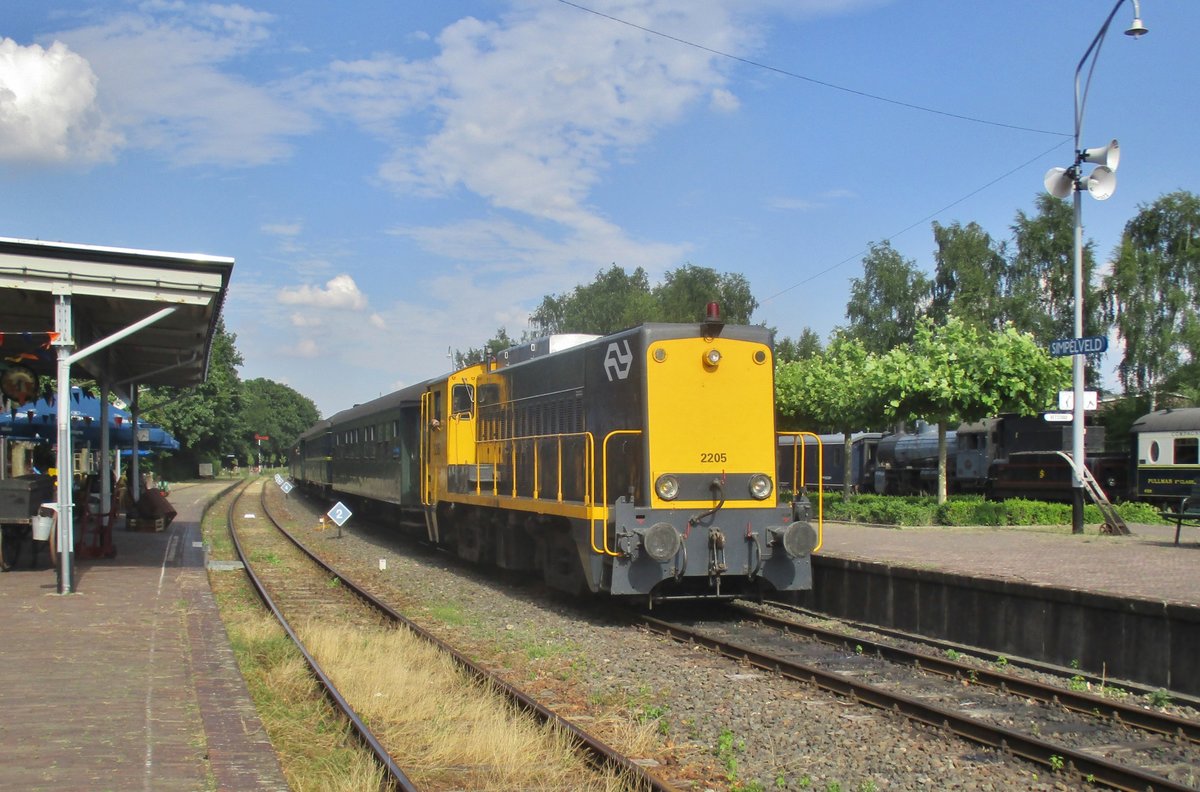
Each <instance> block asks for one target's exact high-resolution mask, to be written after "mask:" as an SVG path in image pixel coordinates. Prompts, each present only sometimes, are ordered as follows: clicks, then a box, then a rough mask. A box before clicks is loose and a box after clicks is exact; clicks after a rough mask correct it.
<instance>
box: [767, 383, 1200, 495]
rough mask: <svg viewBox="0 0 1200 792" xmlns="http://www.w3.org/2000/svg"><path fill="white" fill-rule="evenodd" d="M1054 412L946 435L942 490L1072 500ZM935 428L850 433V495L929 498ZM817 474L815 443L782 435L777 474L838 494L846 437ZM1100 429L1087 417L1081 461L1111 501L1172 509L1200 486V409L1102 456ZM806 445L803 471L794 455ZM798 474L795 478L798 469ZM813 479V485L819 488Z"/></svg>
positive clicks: (1150, 421) (1147, 425) (1164, 413)
mask: <svg viewBox="0 0 1200 792" xmlns="http://www.w3.org/2000/svg"><path fill="white" fill-rule="evenodd" d="M1060 418H1061V414H1059V413H1045V414H1042V415H1035V416H1018V415H1003V416H998V417H995V418H988V419H986V420H984V421H978V422H974V423H965V424H961V425H959V426H958V427H957V428H956V429H951V430H948V431H947V432H946V460H947V461H946V471H947V476H946V478H947V489H948V491H949V492H950V493H951V494H970V493H979V494H983V495H985V496H986V497H988V498H991V499H996V500H1001V499H1005V498H1016V497H1021V498H1029V499H1035V500H1048V501H1070V500H1071V497H1072V486H1071V484H1072V477H1071V469H1070V465H1069V463H1068V462H1067V460H1066V459H1064V458H1063V457H1062V456H1061V454H1060V452H1064V451H1069V450H1070V448H1071V442H1072V440H1071V425H1070V423H1069V422H1063V421H1061V420H1059V419H1060ZM937 436H938V428H937V425H936V424H926V423H924V422H922V421H918V422H916V425H915V427H914V430H913V431H911V432H908V431H902V432H891V433H880V432H856V433H854V434H853V435H852V436H851V457H850V459H851V462H850V477H849V483H848V485H849V487H850V488H851V491H852V492H859V493H875V494H889V495H920V494H932V493H933V492H935V491H936V486H937V458H938V449H937V443H938V439H937ZM820 439H821V441H822V442H821V443H820V447H821V448H822V452H821V454H820V457H821V460H822V462H823V473H822V474H819V473H818V465H817V460H818V453H817V448H818V444H817V442H816V440H815V438H814V437H807V438H804V440H803V441H797V440H795V439H794V438H791V437H781V438H780V440H779V442H780V468H779V477H780V480H781V482H783V485H784V486H788V487H791V486H792V482H793V481H794V480H795V481H797V482H798V483H799V489H801V490H804V491H808V492H812V491H816V490H817V489H840V488H841V487H843V486H845V484H844V483H843V482H844V481H845V480H844V478H843V475H844V473H843V471H844V469H845V461H844V460H845V450H844V437H843V436H842V435H841V434H829V435H821V436H820ZM1105 441H1106V436H1105V427H1104V426H1102V425H1100V424H1099V423H1097V422H1094V421H1093V420H1092V419H1091V416H1088V424H1087V431H1086V432H1085V434H1084V453H1085V457H1086V464H1087V466H1088V469H1089V471H1090V473H1091V475H1092V477H1093V478H1094V479H1095V480H1096V482H1097V484H1099V486H1100V488H1101V489H1103V490H1104V492H1105V494H1106V496H1107V497H1108V498H1109V499H1110V500H1114V501H1116V500H1145V501H1150V502H1158V503H1160V504H1168V505H1169V504H1170V503H1172V502H1173V501H1175V500H1176V499H1178V498H1181V497H1183V496H1185V495H1188V494H1190V491H1191V487H1192V486H1193V485H1195V484H1197V483H1200V463H1198V457H1200V408H1197V407H1185V408H1175V409H1169V410H1159V411H1156V412H1153V413H1149V414H1147V415H1144V416H1142V417H1141V418H1139V419H1138V420H1137V421H1135V422H1134V424H1133V425H1132V427H1131V432H1130V451H1129V452H1128V453H1125V452H1111V451H1106V450H1105ZM797 447H800V448H803V452H802V454H801V456H802V458H803V464H802V465H800V464H798V463H797V461H796V459H795V453H796V452H795V449H796V448H797ZM801 470H802V471H803V478H800V476H799V475H798V473H797V472H798V471H801ZM818 480H819V481H818Z"/></svg>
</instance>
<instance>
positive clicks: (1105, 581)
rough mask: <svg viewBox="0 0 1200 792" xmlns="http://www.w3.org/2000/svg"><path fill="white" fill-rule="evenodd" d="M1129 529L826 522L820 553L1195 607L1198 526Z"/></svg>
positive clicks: (1199, 583)
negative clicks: (1121, 532)
mask: <svg viewBox="0 0 1200 792" xmlns="http://www.w3.org/2000/svg"><path fill="white" fill-rule="evenodd" d="M1129 530H1130V532H1131V535H1130V536H1107V535H1103V534H1100V533H1099V532H1098V528H1097V526H1096V525H1088V526H1086V530H1085V532H1084V533H1083V534H1075V535H1073V534H1071V532H1070V529H1069V528H1063V527H1054V528H1048V527H1040V528H1039V527H1029V528H1024V527H1017V526H1005V527H998V528H988V527H970V528H946V527H941V526H932V527H915V528H914V527H904V528H894V527H884V526H875V525H855V524H850V523H836V522H833V523H826V525H825V532H824V540H825V541H824V544H823V546H822V548H821V550H820V553H819V555H825V556H837V557H842V558H852V559H857V560H861V561H874V562H880V563H887V564H891V565H895V566H909V567H913V568H916V569H929V570H938V571H941V572H945V573H951V574H957V575H967V576H971V577H980V578H995V579H998V580H1005V581H1013V582H1021V583H1029V584H1033V585H1038V586H1050V587H1055V588H1063V589H1072V590H1080V591H1089V592H1092V593H1095V594H1109V595H1113V596H1117V597H1135V598H1138V599H1145V600H1152V601H1155V602H1172V603H1179V604H1182V605H1195V606H1200V529H1196V528H1192V529H1190V530H1189V529H1186V528H1185V529H1184V532H1183V534H1182V536H1181V538H1180V542H1179V545H1178V546H1176V545H1175V543H1174V542H1175V526H1173V525H1143V524H1134V525H1130V526H1129Z"/></svg>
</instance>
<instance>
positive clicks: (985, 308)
mask: <svg viewBox="0 0 1200 792" xmlns="http://www.w3.org/2000/svg"><path fill="white" fill-rule="evenodd" d="M933 239H934V242H936V244H937V251H936V254H935V255H936V261H937V271H936V273H935V275H934V282H933V300H932V301H931V303H930V306H929V315H930V316H932V317H933V318H934V319H935V320H937V321H939V322H941V321H945V320H946V319H947V318H948V317H950V316H957V317H959V318H960V319H962V320H963V321H965V322H967V323H969V324H975V325H978V326H979V327H981V328H983V329H986V330H995V329H998V328H999V327H1002V326H1003V325H1004V322H1005V321H1006V319H1007V306H1006V304H1005V300H1004V284H1005V276H1006V270H1007V262H1006V260H1005V257H1004V245H1003V243H1000V244H996V243H995V242H993V241H992V237H991V236H990V235H989V234H988V233H987V232H986V231H984V230H983V229H982V228H981V227H980V226H979V224H978V223H968V224H967V225H965V226H964V225H962V224H961V223H952V224H950V225H948V226H943V225H941V224H940V223H936V222H935V223H934V224H933Z"/></svg>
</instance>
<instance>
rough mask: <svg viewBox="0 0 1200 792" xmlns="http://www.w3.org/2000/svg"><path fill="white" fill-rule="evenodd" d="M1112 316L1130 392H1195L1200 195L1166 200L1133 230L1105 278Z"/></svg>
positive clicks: (1199, 357) (1143, 214)
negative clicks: (1120, 345) (1185, 389)
mask: <svg viewBox="0 0 1200 792" xmlns="http://www.w3.org/2000/svg"><path fill="white" fill-rule="evenodd" d="M1104 286H1105V293H1106V294H1107V296H1108V300H1107V304H1106V316H1107V318H1108V319H1110V320H1111V321H1112V322H1113V323H1114V324H1115V325H1116V329H1117V333H1118V334H1119V335H1120V337H1121V341H1122V343H1123V346H1124V353H1123V356H1122V358H1121V363H1120V365H1119V367H1118V376H1119V377H1120V380H1121V384H1122V385H1124V387H1125V390H1126V392H1135V393H1146V394H1151V395H1152V396H1153V398H1154V400H1155V403H1157V402H1158V401H1159V398H1160V394H1163V393H1165V392H1170V391H1173V390H1176V389H1178V388H1180V387H1181V386H1183V387H1186V386H1188V385H1189V384H1190V385H1191V386H1192V387H1194V386H1195V382H1196V379H1195V377H1196V375H1197V374H1200V371H1198V370H1197V361H1200V319H1197V315H1198V313H1200V198H1197V196H1196V195H1195V194H1193V193H1190V192H1183V191H1181V192H1174V193H1170V194H1168V195H1164V196H1163V197H1161V198H1159V199H1158V200H1157V201H1155V202H1154V203H1153V204H1151V205H1150V206H1142V207H1141V208H1140V211H1139V212H1138V214H1137V216H1136V217H1134V218H1133V219H1132V220H1130V221H1129V222H1128V223H1127V224H1126V225H1125V232H1124V234H1123V236H1122V239H1121V245H1120V249H1119V251H1118V253H1117V257H1116V261H1115V262H1114V263H1113V270H1112V273H1111V274H1109V276H1108V277H1107V278H1106V279H1105V281H1104Z"/></svg>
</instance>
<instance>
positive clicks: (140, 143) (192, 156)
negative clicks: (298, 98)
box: [57, 1, 313, 166]
mask: <svg viewBox="0 0 1200 792" xmlns="http://www.w3.org/2000/svg"><path fill="white" fill-rule="evenodd" d="M272 19H273V17H272V16H271V15H269V14H264V13H261V12H257V11H253V10H250V9H247V8H245V7H243V6H239V5H219V4H216V3H205V4H185V3H173V2H172V3H168V2H161V1H160V2H149V3H144V4H142V5H141V6H139V10H138V12H130V13H121V14H115V15H112V16H110V17H106V18H105V20H104V21H103V22H102V23H99V24H96V25H92V26H89V27H81V28H76V29H74V30H64V31H60V32H59V33H58V34H57V37H58V38H60V39H61V40H63V41H65V42H66V43H67V44H69V45H70V46H71V48H72V49H73V50H75V51H76V52H79V53H81V54H82V55H83V56H85V57H86V58H87V61H88V62H89V63H90V64H91V67H92V69H93V70H94V72H95V74H96V76H97V78H98V82H97V91H98V96H97V101H98V102H99V103H100V104H101V105H102V106H103V107H104V109H105V112H106V113H107V114H108V117H109V118H110V119H112V122H113V123H114V124H115V125H116V126H117V128H119V129H120V130H121V131H122V132H123V133H124V135H125V137H126V139H127V140H128V143H129V145H131V146H136V147H139V148H144V149H150V150H153V151H157V152H160V153H161V154H163V155H164V156H166V157H168V158H170V159H171V161H172V162H174V163H175V164H180V165H197V164H218V165H225V166H245V165H258V164H263V163H267V162H273V161H277V160H279V159H282V158H284V157H286V156H288V155H289V154H290V153H291V146H290V143H289V139H290V138H291V137H293V136H296V135H300V134H305V133H307V132H309V131H311V129H312V128H313V124H312V122H311V120H310V118H309V117H308V115H307V114H306V113H305V112H303V111H301V110H299V109H297V108H296V107H294V106H292V105H290V104H289V103H288V102H286V101H285V100H284V99H283V98H281V96H279V94H280V92H281V91H280V89H277V88H275V87H272V86H266V85H256V84H254V83H252V82H251V81H250V80H248V79H246V78H244V77H241V76H238V75H236V74H234V73H233V72H232V66H227V65H226V64H229V63H230V62H231V61H233V60H234V59H235V58H239V57H242V56H244V55H246V54H248V53H250V52H252V51H254V50H255V49H256V48H259V47H261V46H263V44H264V43H265V42H268V41H269V40H270V36H271V34H270V29H269V26H268V25H269V23H270V22H271V21H272Z"/></svg>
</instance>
